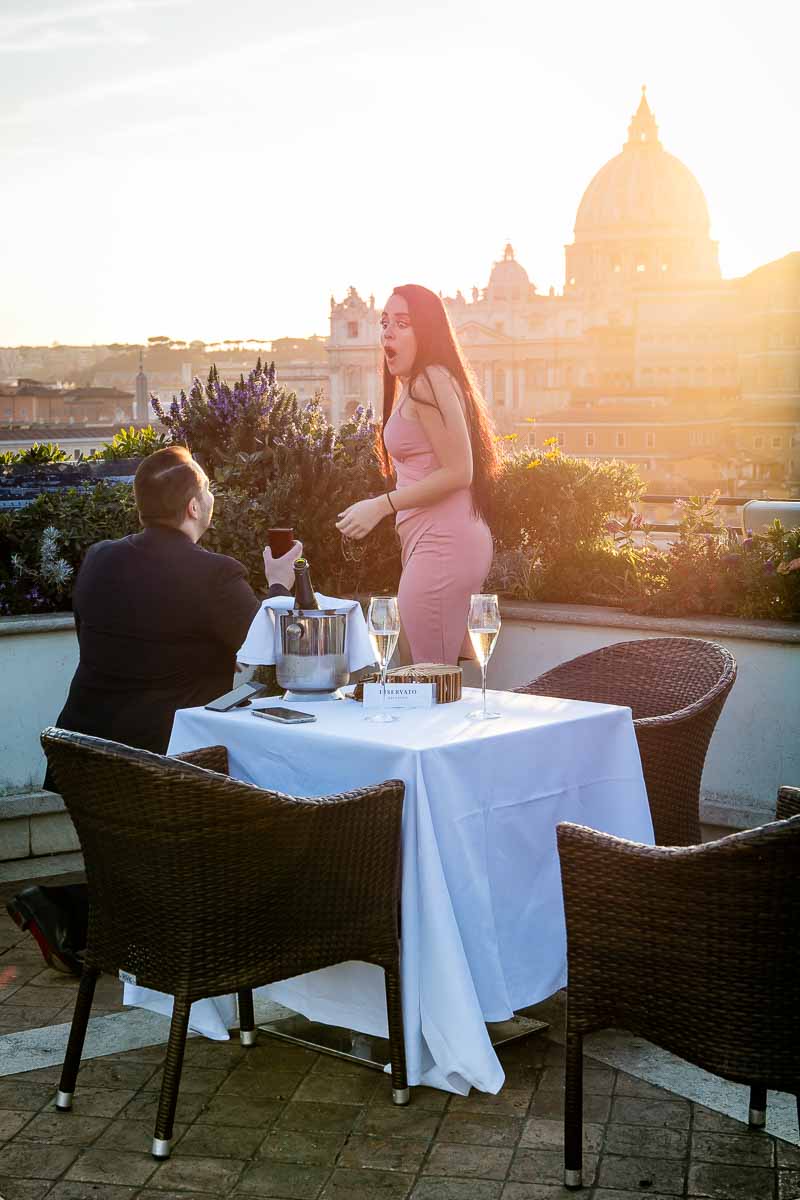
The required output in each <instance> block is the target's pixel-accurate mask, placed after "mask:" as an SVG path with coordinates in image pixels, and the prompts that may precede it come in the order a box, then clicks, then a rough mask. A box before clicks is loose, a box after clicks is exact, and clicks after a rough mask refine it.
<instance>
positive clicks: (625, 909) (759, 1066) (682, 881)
mask: <svg viewBox="0 0 800 1200" xmlns="http://www.w3.org/2000/svg"><path fill="white" fill-rule="evenodd" d="M795 790H796V789H795ZM558 852H559V856H560V859H561V878H562V885H563V889H564V909H565V914H566V922H567V960H568V966H569V984H568V991H567V1028H566V1096H565V1108H564V1182H565V1184H566V1186H567V1187H580V1186H581V1166H582V1156H581V1149H582V1145H581V1143H582V1108H583V1096H582V1091H583V1088H582V1068H583V1058H582V1053H583V1051H582V1044H583V1036H584V1034H587V1033H590V1032H591V1031H593V1030H596V1029H606V1028H609V1027H614V1028H620V1029H627V1030H629V1031H630V1032H632V1033H634V1034H637V1035H639V1036H641V1037H644V1038H647V1039H648V1040H650V1041H652V1042H655V1043H656V1045H658V1046H661V1047H663V1048H664V1049H665V1050H669V1051H671V1052H672V1053H673V1054H677V1055H679V1056H680V1057H681V1058H685V1059H688V1060H689V1061H690V1062H692V1063H695V1064H696V1065H697V1066H700V1067H703V1068H704V1069H705V1070H707V1071H711V1072H713V1073H714V1074H716V1075H721V1076H722V1077H723V1078H724V1079H729V1080H732V1081H734V1082H736V1083H744V1084H746V1085H748V1086H749V1087H750V1089H751V1090H750V1113H749V1118H750V1123H751V1124H752V1125H763V1124H764V1122H765V1120H766V1107H767V1088H774V1089H776V1090H778V1091H783V1092H790V1093H793V1094H794V1095H795V1096H796V1097H800V940H798V937H797V929H798V927H799V926H800V816H795V817H792V818H791V819H789V820H785V821H778V822H775V823H772V824H769V825H763V826H761V828H759V829H751V830H748V831H746V832H745V833H738V834H733V835H732V836H730V837H726V838H722V839H721V840H720V841H718V842H709V843H707V844H706V845H704V846H693V847H688V848H683V847H676V848H675V849H663V848H660V847H653V846H642V845H639V844H638V843H635V842H626V841H623V840H622V839H620V838H615V837H610V836H609V835H607V834H602V833H597V832H595V831H594V830H592V829H586V828H584V827H583V826H580V825H571V824H561V825H559V826H558ZM798 1121H800V1098H798Z"/></svg>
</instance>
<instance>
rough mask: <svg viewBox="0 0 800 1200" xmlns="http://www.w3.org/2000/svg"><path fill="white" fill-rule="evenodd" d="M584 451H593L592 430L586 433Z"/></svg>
mask: <svg viewBox="0 0 800 1200" xmlns="http://www.w3.org/2000/svg"><path fill="white" fill-rule="evenodd" d="M586 449H587V450H594V430H592V429H587V431H586Z"/></svg>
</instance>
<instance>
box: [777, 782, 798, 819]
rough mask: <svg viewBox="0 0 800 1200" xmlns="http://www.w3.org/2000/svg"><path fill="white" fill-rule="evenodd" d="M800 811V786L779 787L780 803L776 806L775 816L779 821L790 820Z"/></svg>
mask: <svg viewBox="0 0 800 1200" xmlns="http://www.w3.org/2000/svg"><path fill="white" fill-rule="evenodd" d="M798 813H800V788H796V787H782V788H779V789H778V803H777V805H776V806H775V816H776V817H777V818H778V820H779V821H788V820H789V818H790V817H796V816H797V815H798Z"/></svg>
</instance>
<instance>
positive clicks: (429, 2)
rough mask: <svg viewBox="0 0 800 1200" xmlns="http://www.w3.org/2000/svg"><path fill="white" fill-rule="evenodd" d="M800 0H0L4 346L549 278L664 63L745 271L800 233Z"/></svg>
mask: <svg viewBox="0 0 800 1200" xmlns="http://www.w3.org/2000/svg"><path fill="white" fill-rule="evenodd" d="M798 44H800V4H798V3H797V2H796V0H760V2H759V3H758V4H753V3H752V2H751V0H747V2H744V0H670V3H669V4H665V3H642V2H641V0H607V2H606V3H604V4H601V3H598V2H597V0H549V2H548V3H546V4H545V3H541V2H540V0H491V2H489V0H458V2H450V0H445V2H437V0H392V3H385V2H382V0H372V2H371V3H366V2H365V0H338V3H337V4H335V5H331V4H329V3H323V2H322V0H292V2H291V3H277V2H276V0H226V2H225V3H221V2H220V0H72V2H70V3H67V2H66V0H2V4H0V163H1V164H2V170H1V173H0V345H17V344H50V343H53V342H62V343H84V344H86V343H93V342H97V343H107V342H112V341H131V342H138V341H143V340H144V339H145V338H147V337H149V336H157V335H163V336H169V337H172V338H176V339H178V338H180V339H185V340H190V339H193V338H201V339H203V340H205V341H217V340H221V339H226V338H229V339H246V338H269V339H271V338H278V337H284V336H293V337H302V336H307V335H310V334H312V333H317V334H323V335H325V334H327V332H328V328H329V327H328V313H329V305H330V296H331V295H334V296H335V297H336V298H337V300H338V299H342V298H343V297H344V295H345V294H346V291H347V288H348V287H349V286H351V285H352V286H355V287H357V288H358V290H359V292H360V294H361V295H362V296H364V297H365V298H366V297H367V296H368V295H369V294H370V293H371V292H372V293H374V294H375V296H376V300H377V303H378V304H381V303H382V302H383V301H384V299H385V298H386V296H387V295H388V294H389V292H390V291H391V289H392V287H393V286H395V285H396V284H399V283H407V282H415V283H423V284H426V285H427V286H428V287H431V288H433V289H434V290H436V291H440V290H441V291H443V292H444V293H445V294H453V293H454V292H455V290H456V289H457V288H461V290H462V291H464V292H465V294H466V293H468V291H469V289H470V288H471V287H472V286H473V285H477V286H478V287H483V286H485V285H486V282H487V279H488V275H489V271H490V270H491V266H492V263H493V262H494V261H495V260H496V259H498V258H500V257H502V252H503V246H504V244H505V243H506V241H508V240H510V241H511V242H512V243H513V246H514V250H515V253H516V256H517V258H518V259H519V261H520V262H522V264H523V265H524V266H525V268H526V270H527V271H528V274H529V276H530V278H531V279H532V280H533V281H534V282H535V283H536V285H537V286H538V288H539V290H540V291H545V290H546V289H547V288H548V287H549V286H551V285H553V286H555V287H556V289H557V290H560V289H561V287H562V286H563V276H564V254H563V247H564V244H565V243H567V242H570V241H571V240H572V229H573V225H574V220H575V213H576V210H577V207H578V204H579V202H580V198H581V196H582V194H583V191H584V189H585V188H586V187H587V185H588V184H589V181H590V180H591V178H592V176H593V175H594V174H595V172H596V171H597V170H599V168H600V167H601V166H602V165H603V164H604V163H605V162H606V161H607V160H608V159H610V158H612V157H613V156H614V155H615V154H617V153H619V152H620V150H621V149H622V144H623V142H624V141H625V139H626V136H627V126H628V122H629V121H630V118H631V116H632V114H633V112H634V111H635V109H636V107H637V105H638V103H639V97H640V89H641V85H642V84H644V83H646V84H647V96H648V101H649V103H650V105H651V107H652V109H653V111H654V113H655V116H656V120H657V122H658V125H659V130H660V138H661V141H662V143H663V145H664V146H665V148H666V149H667V150H668V151H670V152H671V153H672V154H675V155H677V157H678V158H680V159H682V160H683V162H685V163H686V165H687V166H688V167H689V168H690V169H691V170H692V171H693V172H694V174H695V175H696V177H697V179H698V180H699V182H700V185H701V187H702V188H703V191H704V192H705V196H706V199H707V201H708V205H709V210H710V213H711V223H712V225H711V232H712V236H713V237H715V238H716V239H718V241H719V244H720V261H721V265H722V271H723V275H724V276H725V277H734V276H737V275H741V274H745V273H746V272H748V271H750V270H752V269H753V268H755V267H757V266H759V265H761V264H762V263H764V262H769V261H770V260H772V259H775V258H779V257H781V256H782V255H784V254H787V253H789V252H790V251H792V250H797V249H800V155H798V154H797V151H796V146H797V142H798V137H799V136H800V134H798V130H799V129H800V71H798V70H797V46H798Z"/></svg>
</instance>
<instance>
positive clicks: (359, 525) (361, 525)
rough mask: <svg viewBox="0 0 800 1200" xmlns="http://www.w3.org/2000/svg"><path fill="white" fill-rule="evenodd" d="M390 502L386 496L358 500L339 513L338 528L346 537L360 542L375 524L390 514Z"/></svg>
mask: <svg viewBox="0 0 800 1200" xmlns="http://www.w3.org/2000/svg"><path fill="white" fill-rule="evenodd" d="M389 507H390V506H389V502H388V500H387V499H386V497H385V496H373V497H372V498H371V499H370V500H358V501H357V502H356V503H355V504H351V505H350V507H349V508H346V509H345V510H344V512H342V513H339V520H338V521H337V522H336V528H337V529H338V530H339V532H340V533H343V534H344V536H345V537H349V538H353V539H354V541H357V542H360V541H361V539H362V538H365V537H366V536H367V534H368V533H372V531H373V529H374V528H375V526H376V525H377V524H378V522H379V521H382V520H383V518H384V517H387V516H388V515H389Z"/></svg>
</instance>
